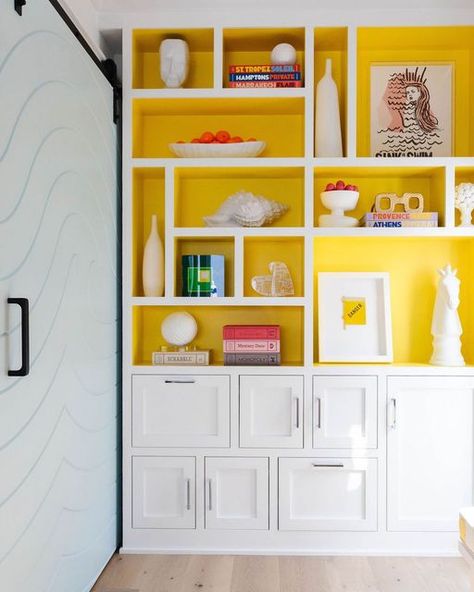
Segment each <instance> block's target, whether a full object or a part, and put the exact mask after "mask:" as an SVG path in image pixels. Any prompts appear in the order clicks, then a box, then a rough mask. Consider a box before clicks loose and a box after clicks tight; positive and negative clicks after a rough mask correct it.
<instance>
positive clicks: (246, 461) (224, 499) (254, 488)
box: [205, 457, 268, 530]
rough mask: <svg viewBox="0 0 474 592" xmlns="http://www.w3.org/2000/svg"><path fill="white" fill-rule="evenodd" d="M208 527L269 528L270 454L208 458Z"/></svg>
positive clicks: (206, 494)
mask: <svg viewBox="0 0 474 592" xmlns="http://www.w3.org/2000/svg"><path fill="white" fill-rule="evenodd" d="M205 499H206V528H208V529H219V528H223V529H253V530H255V529H257V530H266V529H268V458H252V457H246V458H243V457H242V458H230V457H227V458H206V492H205Z"/></svg>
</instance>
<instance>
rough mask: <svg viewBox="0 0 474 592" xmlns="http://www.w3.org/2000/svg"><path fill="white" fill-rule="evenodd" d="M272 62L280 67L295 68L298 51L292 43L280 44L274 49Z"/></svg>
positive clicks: (271, 57) (271, 55) (271, 56)
mask: <svg viewBox="0 0 474 592" xmlns="http://www.w3.org/2000/svg"><path fill="white" fill-rule="evenodd" d="M270 62H271V63H272V64H273V65H278V66H293V65H294V64H296V49H295V48H294V47H293V46H292V45H291V44H290V43H279V44H278V45H275V47H274V48H273V49H272V53H271V54H270Z"/></svg>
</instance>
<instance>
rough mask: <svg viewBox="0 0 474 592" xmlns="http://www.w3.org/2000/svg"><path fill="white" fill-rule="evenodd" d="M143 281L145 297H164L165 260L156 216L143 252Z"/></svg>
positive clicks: (152, 218)
mask: <svg viewBox="0 0 474 592" xmlns="http://www.w3.org/2000/svg"><path fill="white" fill-rule="evenodd" d="M142 279H143V292H144V294H145V296H163V293H164V289H165V259H164V251H163V243H162V241H161V238H160V235H159V234H158V223H157V219H156V215H155V214H153V216H152V217H151V231H150V235H149V237H148V239H147V241H146V244H145V249H144V251H143V269H142Z"/></svg>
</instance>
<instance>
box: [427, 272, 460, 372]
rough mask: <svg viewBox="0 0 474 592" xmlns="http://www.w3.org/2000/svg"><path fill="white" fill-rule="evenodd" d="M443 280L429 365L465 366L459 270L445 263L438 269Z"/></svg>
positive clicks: (436, 310)
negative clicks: (459, 311)
mask: <svg viewBox="0 0 474 592" xmlns="http://www.w3.org/2000/svg"><path fill="white" fill-rule="evenodd" d="M438 273H439V275H440V276H441V277H440V280H439V282H438V290H437V293H436V300H435V305H434V311H433V321H432V323H431V334H432V335H433V355H432V356H431V360H430V364H433V365H435V366H464V365H465V362H464V358H463V356H462V353H461V335H462V327H461V321H460V319H459V314H458V311H457V309H458V306H459V288H460V285H461V282H460V281H459V278H458V277H457V276H456V274H457V270H456V269H452V267H451V265H446V267H444V268H443V269H439V270H438Z"/></svg>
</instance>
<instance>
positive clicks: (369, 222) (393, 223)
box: [361, 212, 438, 228]
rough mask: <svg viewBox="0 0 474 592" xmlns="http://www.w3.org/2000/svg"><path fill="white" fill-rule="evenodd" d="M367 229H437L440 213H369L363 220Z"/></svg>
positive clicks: (362, 224) (363, 224) (362, 223)
mask: <svg viewBox="0 0 474 592" xmlns="http://www.w3.org/2000/svg"><path fill="white" fill-rule="evenodd" d="M361 226H364V227H366V228H423V227H424V228H436V227H437V226H438V212H368V213H367V214H365V216H363V218H362V219H361Z"/></svg>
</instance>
